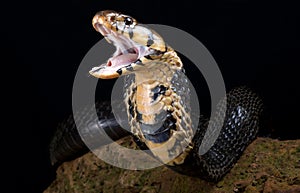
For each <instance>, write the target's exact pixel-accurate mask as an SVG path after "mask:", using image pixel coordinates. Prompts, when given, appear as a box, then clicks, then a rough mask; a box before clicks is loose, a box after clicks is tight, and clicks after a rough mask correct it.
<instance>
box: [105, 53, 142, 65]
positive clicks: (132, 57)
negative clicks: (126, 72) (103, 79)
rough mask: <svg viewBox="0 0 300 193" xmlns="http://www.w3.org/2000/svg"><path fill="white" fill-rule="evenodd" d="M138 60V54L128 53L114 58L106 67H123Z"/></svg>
mask: <svg viewBox="0 0 300 193" xmlns="http://www.w3.org/2000/svg"><path fill="white" fill-rule="evenodd" d="M137 59H138V54H135V53H128V54H121V55H118V56H114V57H112V58H110V59H109V60H108V61H107V64H106V65H107V66H109V67H110V66H111V67H123V66H126V65H129V64H131V63H133V62H135V61H136V60H137Z"/></svg>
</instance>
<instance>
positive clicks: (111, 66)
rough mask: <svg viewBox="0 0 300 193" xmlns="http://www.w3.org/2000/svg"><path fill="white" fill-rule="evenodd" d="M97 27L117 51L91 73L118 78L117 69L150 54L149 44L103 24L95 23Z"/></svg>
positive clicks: (96, 75)
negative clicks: (136, 40) (145, 44)
mask: <svg viewBox="0 0 300 193" xmlns="http://www.w3.org/2000/svg"><path fill="white" fill-rule="evenodd" d="M94 26H95V28H97V31H99V32H100V33H101V34H102V35H103V36H104V37H105V39H106V40H107V41H108V42H109V43H112V44H114V46H115V47H116V51H115V52H114V54H113V56H112V57H111V58H109V59H108V60H107V63H105V64H102V65H100V66H98V67H94V68H93V69H92V70H91V71H90V74H91V75H93V76H95V77H97V78H102V79H110V78H116V77H118V76H119V74H118V73H117V71H118V70H119V69H120V68H123V67H126V66H128V65H130V64H131V63H134V62H136V61H137V60H138V59H139V58H141V57H143V56H145V55H148V54H149V53H150V50H149V48H148V47H147V46H143V45H139V44H137V43H135V42H134V41H133V40H131V39H129V38H127V37H125V36H123V35H122V34H119V33H117V32H115V31H113V30H111V29H108V28H107V27H105V26H104V25H102V24H95V25H94Z"/></svg>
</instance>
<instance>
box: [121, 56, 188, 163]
mask: <svg viewBox="0 0 300 193" xmlns="http://www.w3.org/2000/svg"><path fill="white" fill-rule="evenodd" d="M179 76H184V74H183V68H182V63H181V61H180V58H179V57H178V56H177V54H176V52H175V51H173V50H172V52H168V53H165V55H164V56H162V57H159V58H156V59H153V60H152V61H151V62H148V63H145V68H144V70H142V71H137V72H135V79H134V81H133V83H132V84H131V86H130V88H129V89H128V91H127V92H126V93H127V95H126V98H125V102H126V104H127V105H128V106H127V109H128V117H129V123H130V125H131V132H132V133H133V134H134V135H135V136H136V137H137V138H138V139H139V140H140V141H142V142H144V143H145V144H146V145H147V147H148V148H149V149H150V150H151V151H152V153H153V154H154V155H155V156H157V157H158V158H159V159H160V160H161V161H163V162H164V163H166V164H169V165H174V164H181V163H183V161H184V158H185V157H186V155H187V154H188V152H189V151H190V150H191V149H192V145H191V141H192V136H193V130H192V128H191V120H190V117H189V113H190V112H189V110H188V109H189V108H190V107H189V101H184V100H185V99H184V98H182V97H181V96H180V95H179V94H178V92H177V91H178V90H180V89H181V88H179V87H182V86H185V87H187V86H188V85H179V84H176V83H178V79H179V78H178V77H179ZM184 94H185V95H186V94H189V93H184ZM183 104H184V105H183ZM166 152H167V153H166Z"/></svg>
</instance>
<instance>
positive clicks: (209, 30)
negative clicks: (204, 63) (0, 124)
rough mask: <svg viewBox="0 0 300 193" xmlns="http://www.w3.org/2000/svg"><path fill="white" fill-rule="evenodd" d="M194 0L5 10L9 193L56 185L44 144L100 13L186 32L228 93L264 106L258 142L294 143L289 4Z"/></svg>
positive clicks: (62, 112) (293, 41)
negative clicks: (255, 97)
mask: <svg viewBox="0 0 300 193" xmlns="http://www.w3.org/2000/svg"><path fill="white" fill-rule="evenodd" d="M195 2H196V1H182V2H180V3H176V2H175V1H163V3H162V2H159V1H128V0H127V1H109V2H108V1H79V0H73V1H70V0H66V1H45V2H41V1H40V2H36V3H31V4H28V3H27V2H23V3H22V4H19V3H16V4H13V5H12V6H11V8H12V11H11V12H10V13H9V14H7V15H5V16H4V17H2V19H4V20H6V18H7V19H9V21H10V22H8V26H9V27H8V28H9V29H12V30H11V31H9V32H8V33H7V34H6V35H7V36H5V37H8V38H5V39H6V40H8V42H9V44H8V45H7V46H6V47H5V51H8V52H4V54H5V55H6V57H8V58H9V59H10V61H12V62H14V63H15V62H16V63H17V65H16V66H13V68H16V69H11V70H10V71H9V72H10V73H11V74H12V75H14V76H10V77H11V78H10V79H14V78H13V77H19V78H20V79H21V80H17V81H16V82H17V84H16V85H14V87H13V89H11V90H14V91H15V92H16V90H17V94H15V95H14V98H16V99H17V101H18V102H17V103H18V108H17V109H15V111H14V113H17V114H18V117H19V118H21V119H17V120H15V119H14V122H13V124H15V125H18V127H17V130H11V131H12V133H13V134H14V136H16V137H15V138H14V139H10V140H14V141H13V143H15V141H17V142H18V143H17V144H18V145H16V146H17V147H16V148H13V149H9V152H8V154H6V155H7V156H8V158H9V159H8V161H9V162H11V163H12V164H14V166H13V167H14V168H15V169H16V170H13V171H11V172H10V176H11V178H9V182H10V183H8V184H7V185H8V186H9V188H10V191H12V192H13V191H14V190H18V189H20V190H29V191H30V192H42V191H43V190H44V189H45V188H46V187H47V186H48V185H49V184H50V183H51V181H52V180H53V179H54V178H55V170H54V169H53V168H52V167H51V165H50V162H49V158H48V157H49V155H48V145H49V142H50V139H51V137H52V135H53V132H54V130H55V128H56V125H57V123H58V122H60V121H61V120H63V119H64V118H65V117H67V116H68V115H69V114H70V113H71V102H72V101H71V100H72V84H73V79H74V76H75V73H76V70H77V67H78V66H79V64H80V62H81V60H82V58H83V57H84V56H85V54H86V53H87V52H88V50H89V49H90V48H91V47H92V46H93V45H94V44H95V43H96V42H98V41H99V40H100V39H101V38H102V37H101V35H100V34H99V33H97V32H96V31H95V30H94V29H93V28H92V25H91V20H92V17H93V16H94V14H95V13H96V12H97V11H100V10H105V9H113V10H116V11H120V12H123V13H125V14H129V15H131V16H133V17H135V18H137V20H138V21H140V22H141V23H146V24H147V23H155V24H164V25H170V26H174V27H177V28H180V29H182V30H184V31H186V32H188V33H190V34H192V35H193V36H195V37H196V38H197V39H198V40H200V41H201V42H202V43H203V44H204V45H205V46H206V47H207V49H208V50H209V51H210V52H211V54H212V55H213V57H214V58H215V60H216V61H217V63H218V65H219V67H220V69H221V71H222V73H223V76H224V80H225V84H226V87H227V88H228V90H229V89H231V88H233V87H235V86H238V85H248V86H249V87H251V88H252V89H254V90H255V91H256V92H257V93H258V94H259V95H260V96H261V97H262V98H263V100H264V103H265V108H266V111H265V112H266V115H265V117H266V118H265V126H264V128H263V129H262V130H263V132H262V134H261V135H263V136H270V137H273V138H278V139H297V138H300V132H299V126H298V120H297V119H299V115H300V114H299V104H298V103H299V101H298V99H299V86H298V82H299V75H298V74H299V73H298V70H297V66H298V65H299V64H300V63H299V59H298V57H299V51H300V49H299V44H298V41H299V30H298V29H296V28H297V26H299V17H297V16H298V15H296V13H297V10H298V8H297V6H296V4H291V3H288V2H287V1H282V2H280V1H264V2H263V3H262V2H256V1H251V0H218V1H211V0H205V1H199V2H198V3H197V4H195ZM179 38H180V37H179ZM11 43H13V44H11ZM10 51H12V52H10ZM19 67H20V69H21V68H22V69H23V68H25V69H26V70H28V69H29V70H30V72H29V73H27V71H26V73H25V71H24V72H23V71H21V70H18V68H19ZM190 76H193V73H191V74H190ZM194 76H196V75H194ZM112 83H113V82H112V81H110V82H109V83H107V86H109V85H110V84H111V85H112ZM106 93H107V94H109V92H106ZM107 94H106V95H107ZM105 97H108V96H105ZM23 121H24V122H23ZM19 125H21V126H19ZM4 148H5V146H4ZM16 150H18V151H17V153H16ZM10 160H11V161H10ZM29 191H28V192H29Z"/></svg>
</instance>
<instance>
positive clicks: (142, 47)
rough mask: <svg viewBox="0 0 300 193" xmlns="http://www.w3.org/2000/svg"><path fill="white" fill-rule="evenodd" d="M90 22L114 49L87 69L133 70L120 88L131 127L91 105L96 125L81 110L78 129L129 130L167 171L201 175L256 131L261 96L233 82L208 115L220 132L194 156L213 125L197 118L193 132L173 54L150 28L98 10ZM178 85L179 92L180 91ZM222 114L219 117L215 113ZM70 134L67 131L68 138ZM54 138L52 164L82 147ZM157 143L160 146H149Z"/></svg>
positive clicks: (220, 169) (230, 159)
mask: <svg viewBox="0 0 300 193" xmlns="http://www.w3.org/2000/svg"><path fill="white" fill-rule="evenodd" d="M93 26H94V27H95V29H96V30H97V31H99V32H100V33H101V34H102V35H103V36H104V37H105V38H106V39H107V40H108V41H109V42H112V43H113V44H114V45H115V46H116V48H117V49H116V52H115V54H114V55H113V57H111V58H110V59H108V61H107V63H105V64H103V65H101V66H100V67H95V68H93V69H92V70H91V71H90V73H91V74H92V75H93V76H95V77H98V78H102V79H107V78H116V77H119V76H123V75H126V76H130V75H132V74H133V75H134V77H133V78H127V81H125V86H124V87H125V89H124V103H125V104H126V109H127V115H128V122H129V125H130V126H131V131H130V132H126V131H125V130H123V129H122V128H121V127H120V126H119V125H118V124H117V122H116V121H115V119H114V117H113V115H112V114H111V109H110V108H109V105H107V104H105V103H103V104H102V106H101V105H100V106H99V107H98V112H100V114H101V113H102V115H100V116H99V120H92V122H93V124H98V125H99V122H100V123H101V124H100V127H93V126H91V125H93V124H87V122H90V120H88V118H86V117H88V112H84V114H85V115H84V116H83V115H82V117H84V118H82V119H83V121H84V122H86V123H85V124H86V125H89V127H85V128H87V131H86V132H90V133H91V134H93V133H97V132H99V131H98V130H102V131H101V132H104V131H105V132H107V133H109V132H110V133H111V134H110V135H109V136H113V139H118V138H121V137H123V136H126V135H133V136H134V138H135V139H136V140H137V141H138V142H139V143H138V144H139V145H140V146H141V147H143V148H144V147H147V148H148V149H150V150H151V151H152V153H153V156H155V157H156V158H157V159H159V160H160V161H162V162H163V163H165V164H166V165H168V166H170V167H171V168H172V169H174V170H176V171H178V172H181V173H184V174H187V175H195V176H199V177H201V178H204V179H207V180H212V181H218V180H219V179H221V178H222V177H223V176H224V175H225V174H226V173H227V172H228V171H229V170H230V168H231V167H232V166H233V165H234V163H235V162H236V161H237V160H238V159H239V157H240V156H241V154H242V153H243V151H244V149H245V148H246V147H247V146H248V145H249V143H251V142H252V141H253V139H254V138H255V137H256V134H257V131H258V127H259V117H260V114H261V112H262V102H261V100H260V99H259V98H258V97H257V96H256V95H255V94H254V93H253V92H252V91H250V90H249V89H247V88H245V87H240V88H236V89H234V90H232V91H230V92H229V93H228V94H227V96H226V97H225V96H224V97H225V98H224V99H223V100H222V101H220V104H219V105H218V108H217V111H216V112H215V114H214V116H213V117H211V120H210V124H211V125H213V126H215V128H218V127H220V128H222V129H221V132H220V134H219V136H218V138H217V140H216V141H215V143H214V144H213V146H212V147H211V148H210V149H209V150H208V151H207V152H206V153H205V154H200V153H199V148H200V147H201V145H203V143H207V141H205V140H203V139H204V135H205V133H206V132H212V133H213V132H217V131H214V130H213V129H212V130H211V129H210V130H209V131H208V130H207V125H208V121H205V120H204V119H201V120H200V124H199V126H198V127H197V129H196V130H193V123H192V120H191V115H190V109H191V107H190V104H189V101H190V99H189V95H190V93H189V89H188V83H187V81H186V80H185V76H184V69H183V64H182V62H181V60H180V58H179V57H178V56H177V53H176V52H175V51H174V50H173V49H172V48H171V47H169V46H168V45H167V44H166V43H165V42H164V41H163V39H162V38H161V37H160V36H159V35H158V34H157V33H156V32H154V31H153V30H151V29H149V28H147V27H145V26H143V25H140V24H138V23H137V21H136V20H135V19H134V18H132V17H130V16H127V15H123V14H120V13H117V12H114V11H102V12H99V13H97V14H96V16H95V17H94V19H93ZM183 88H184V92H180V91H182V90H183ZM100 104H101V103H100ZM104 104H105V105H104ZM221 112H222V113H221ZM224 113H225V121H223V119H222V118H221V116H222V114H224ZM103 114H109V116H103ZM68 127H71V128H74V125H73V123H71V122H69V124H67V125H62V127H61V129H60V131H64V130H68ZM80 128H82V127H80ZM213 128H214V127H213ZM93 129H94V130H97V131H96V132H95V131H93ZM67 133H68V132H67ZM75 133H76V132H75V130H74V129H73V130H72V132H71V133H70V136H72V135H73V134H75ZM112 133H113V134H112ZM68 138H71V137H67V138H66V139H68ZM58 139H59V140H57V139H56V140H54V141H53V142H52V145H51V150H50V151H51V158H52V162H53V163H55V162H57V161H64V159H66V158H69V157H70V155H69V154H73V152H75V150H80V148H82V150H84V149H85V147H84V144H83V143H82V142H80V143H79V144H78V142H77V140H78V137H77V138H76V139H77V140H64V137H58ZM72 139H73V138H72ZM95 140H99V136H96V135H95ZM79 141H80V140H79ZM204 145H205V144H204ZM62 146H63V147H62ZM160 147H163V151H162V150H161V149H160V150H159V151H157V150H156V148H160ZM61 149H63V150H61ZM70 152H71V153H70Z"/></svg>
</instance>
